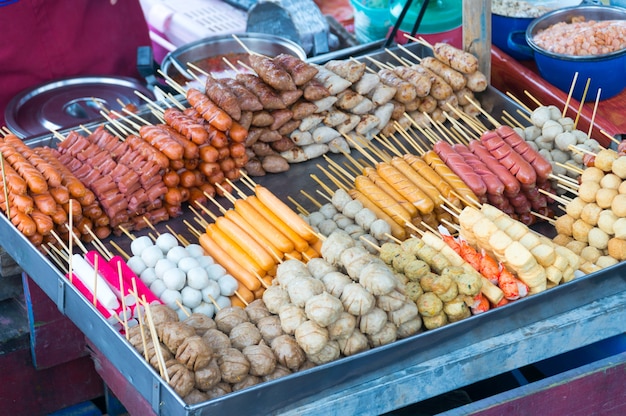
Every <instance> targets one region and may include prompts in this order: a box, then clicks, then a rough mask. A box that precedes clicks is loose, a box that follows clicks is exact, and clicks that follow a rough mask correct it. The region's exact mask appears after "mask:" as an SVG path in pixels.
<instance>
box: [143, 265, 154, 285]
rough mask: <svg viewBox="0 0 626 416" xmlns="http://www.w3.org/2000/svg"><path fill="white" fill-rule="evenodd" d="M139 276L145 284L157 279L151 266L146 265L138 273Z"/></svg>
mask: <svg viewBox="0 0 626 416" xmlns="http://www.w3.org/2000/svg"><path fill="white" fill-rule="evenodd" d="M139 278H140V279H141V281H142V282H143V283H144V284H145V285H146V286H150V285H151V284H152V282H154V281H155V280H157V279H158V277H157V275H156V272H155V271H154V269H153V268H152V267H146V269H145V270H144V271H143V272H141V274H140V275H139Z"/></svg>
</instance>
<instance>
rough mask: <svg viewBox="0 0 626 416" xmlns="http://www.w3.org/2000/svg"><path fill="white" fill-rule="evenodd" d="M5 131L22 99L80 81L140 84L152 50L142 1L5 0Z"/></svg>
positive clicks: (0, 54)
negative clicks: (49, 85) (139, 65)
mask: <svg viewBox="0 0 626 416" xmlns="http://www.w3.org/2000/svg"><path fill="white" fill-rule="evenodd" d="M0 28H1V30H2V34H0V126H3V125H4V111H5V108H6V106H7V104H8V102H9V101H10V100H11V98H12V97H14V96H15V95H16V94H17V93H19V92H20V91H22V90H25V89H27V88H32V87H34V86H36V85H38V84H42V83H45V82H49V81H51V80H54V79H59V78H65V77H72V76H80V75H119V76H131V77H135V78H138V77H139V74H138V73H137V69H136V56H137V47H139V46H149V45H150V38H149V32H148V27H147V24H146V21H145V18H144V15H143V12H142V9H141V5H140V4H139V1H138V0H118V1H117V2H116V3H115V5H112V4H111V1H110V0H88V1H85V0H15V1H11V0H0Z"/></svg>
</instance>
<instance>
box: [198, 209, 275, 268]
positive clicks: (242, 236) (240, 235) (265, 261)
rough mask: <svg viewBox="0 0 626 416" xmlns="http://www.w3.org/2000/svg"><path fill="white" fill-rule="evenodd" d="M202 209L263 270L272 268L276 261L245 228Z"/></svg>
mask: <svg viewBox="0 0 626 416" xmlns="http://www.w3.org/2000/svg"><path fill="white" fill-rule="evenodd" d="M198 206H200V207H202V204H198ZM202 209H203V210H204V212H206V213H207V214H208V215H209V216H210V217H211V218H212V219H213V221H214V224H215V225H216V226H217V228H218V229H219V230H220V231H221V232H223V233H224V234H225V235H226V236H227V237H229V238H230V239H231V240H232V241H233V242H234V243H235V244H237V245H238V246H239V247H240V248H241V249H242V250H243V251H245V252H246V253H247V254H248V256H250V258H252V260H254V262H255V263H256V264H258V265H259V266H260V267H261V269H263V270H264V272H267V271H268V270H272V269H273V268H274V266H275V265H276V262H275V261H274V259H273V258H272V256H271V255H270V253H269V252H268V251H267V250H266V249H265V248H264V247H263V246H261V245H260V244H259V243H257V242H256V241H255V240H254V239H253V238H252V237H251V236H250V234H248V232H247V231H246V230H245V229H243V228H241V227H239V226H238V225H237V224H235V223H234V222H233V221H231V220H230V219H228V218H226V217H225V216H217V215H214V214H213V213H211V211H209V210H208V209H206V208H205V207H202ZM223 248H226V247H223Z"/></svg>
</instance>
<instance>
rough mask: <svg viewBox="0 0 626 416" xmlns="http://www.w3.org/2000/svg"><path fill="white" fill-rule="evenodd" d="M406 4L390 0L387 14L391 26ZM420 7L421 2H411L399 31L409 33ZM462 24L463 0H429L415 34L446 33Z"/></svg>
mask: <svg viewBox="0 0 626 416" xmlns="http://www.w3.org/2000/svg"><path fill="white" fill-rule="evenodd" d="M406 3H407V2H406V0H390V2H389V14H390V18H391V24H392V25H394V24H395V23H396V21H397V20H398V16H400V13H401V12H402V8H403V7H404V5H405V4H406ZM421 7H422V1H419V0H413V2H412V4H411V6H410V7H409V10H407V13H406V15H405V16H404V19H403V20H402V23H401V24H400V28H399V29H400V31H402V32H407V33H411V31H412V30H413V25H414V24H415V20H417V16H418V14H419V11H420V9H421ZM462 24H463V0H430V1H429V3H428V7H427V9H426V12H425V13H424V17H423V19H422V22H421V23H420V26H419V28H418V30H417V33H421V34H432V33H441V32H447V31H450V30H453V29H456V28H458V27H460V26H461V25H462Z"/></svg>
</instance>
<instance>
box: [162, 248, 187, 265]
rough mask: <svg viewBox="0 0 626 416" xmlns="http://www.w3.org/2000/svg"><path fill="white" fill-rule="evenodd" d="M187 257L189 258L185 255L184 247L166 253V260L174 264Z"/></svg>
mask: <svg viewBox="0 0 626 416" xmlns="http://www.w3.org/2000/svg"><path fill="white" fill-rule="evenodd" d="M187 256H189V254H188V253H187V250H185V247H183V246H176V247H172V249H171V250H170V251H168V252H167V255H166V257H167V259H168V260H171V261H173V262H174V263H176V264H178V262H179V261H180V259H182V258H183V257H187Z"/></svg>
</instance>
